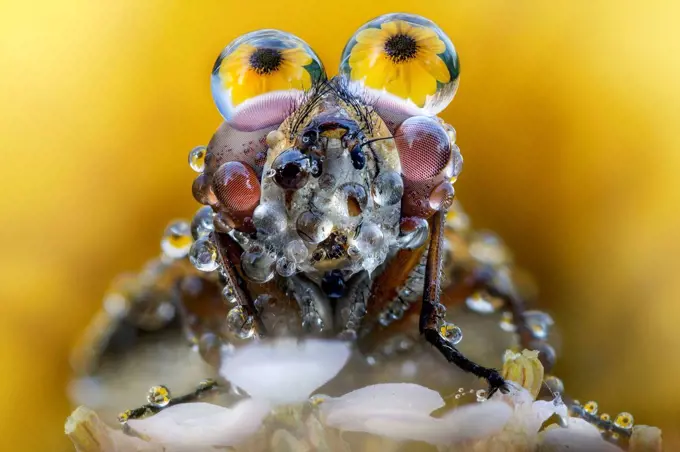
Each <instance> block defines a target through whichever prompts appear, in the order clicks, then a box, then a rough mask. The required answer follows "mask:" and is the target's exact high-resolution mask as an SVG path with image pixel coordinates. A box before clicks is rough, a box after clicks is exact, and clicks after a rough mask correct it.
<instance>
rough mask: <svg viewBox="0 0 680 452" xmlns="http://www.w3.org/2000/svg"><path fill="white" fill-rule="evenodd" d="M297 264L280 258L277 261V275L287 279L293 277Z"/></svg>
mask: <svg viewBox="0 0 680 452" xmlns="http://www.w3.org/2000/svg"><path fill="white" fill-rule="evenodd" d="M296 268H297V267H296V265H295V262H293V261H290V260H288V259H286V258H285V257H282V258H279V260H277V261H276V273H278V274H279V275H281V276H283V277H285V278H287V277H289V276H293V275H294V274H295V271H296Z"/></svg>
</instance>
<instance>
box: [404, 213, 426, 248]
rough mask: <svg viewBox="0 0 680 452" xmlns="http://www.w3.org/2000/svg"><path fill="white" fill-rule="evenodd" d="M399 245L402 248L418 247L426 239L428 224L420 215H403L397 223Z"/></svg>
mask: <svg viewBox="0 0 680 452" xmlns="http://www.w3.org/2000/svg"><path fill="white" fill-rule="evenodd" d="M399 228H400V232H399V239H398V240H399V245H400V246H401V248H404V249H410V250H412V249H415V248H420V247H421V246H423V245H424V244H425V242H426V241H427V237H428V234H429V228H430V227H429V225H428V223H427V220H426V219H424V218H420V217H405V218H402V219H401V223H400V225H399Z"/></svg>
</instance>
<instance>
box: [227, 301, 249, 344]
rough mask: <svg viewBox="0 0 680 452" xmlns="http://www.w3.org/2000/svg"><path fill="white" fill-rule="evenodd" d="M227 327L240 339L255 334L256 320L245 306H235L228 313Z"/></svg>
mask: <svg viewBox="0 0 680 452" xmlns="http://www.w3.org/2000/svg"><path fill="white" fill-rule="evenodd" d="M227 329H228V331H229V332H230V333H231V334H233V335H234V336H236V337H238V338H240V339H248V338H250V337H252V336H253V334H255V320H254V319H253V316H252V315H250V314H248V312H247V311H246V310H245V309H244V307H243V306H234V307H233V308H231V310H230V311H229V313H228V314H227Z"/></svg>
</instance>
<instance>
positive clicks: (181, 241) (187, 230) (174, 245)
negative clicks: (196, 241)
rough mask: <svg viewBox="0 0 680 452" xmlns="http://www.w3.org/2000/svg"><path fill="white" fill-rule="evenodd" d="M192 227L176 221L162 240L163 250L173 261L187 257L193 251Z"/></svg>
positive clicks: (166, 230)
mask: <svg viewBox="0 0 680 452" xmlns="http://www.w3.org/2000/svg"><path fill="white" fill-rule="evenodd" d="M192 242H193V240H192V238H191V227H190V226H189V223H187V222H186V221H174V222H172V223H170V224H169V225H168V227H167V228H166V229H165V233H164V234H163V239H162V240H161V249H162V250H163V253H165V255H166V256H168V257H170V258H172V259H181V258H183V257H186V255H187V254H188V253H189V250H190V249H191V244H192Z"/></svg>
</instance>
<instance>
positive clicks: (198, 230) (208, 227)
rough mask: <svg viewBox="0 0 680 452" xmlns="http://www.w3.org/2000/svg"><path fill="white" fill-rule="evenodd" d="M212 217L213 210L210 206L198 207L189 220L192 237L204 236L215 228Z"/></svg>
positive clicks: (213, 215) (213, 214)
mask: <svg viewBox="0 0 680 452" xmlns="http://www.w3.org/2000/svg"><path fill="white" fill-rule="evenodd" d="M214 217H215V212H213V210H212V207H210V206H203V207H201V208H200V209H198V211H197V212H196V214H195V215H194V218H193V219H192V220H191V235H192V236H193V238H194V239H199V238H201V237H205V236H207V235H208V234H210V233H211V232H212V231H214V230H215V225H214V224H213V219H214Z"/></svg>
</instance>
